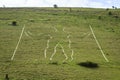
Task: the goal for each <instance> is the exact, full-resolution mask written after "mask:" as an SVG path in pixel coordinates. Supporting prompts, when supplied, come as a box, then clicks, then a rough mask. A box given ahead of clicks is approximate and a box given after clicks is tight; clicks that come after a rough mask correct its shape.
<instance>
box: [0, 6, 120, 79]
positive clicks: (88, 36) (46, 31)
mask: <svg viewBox="0 0 120 80" xmlns="http://www.w3.org/2000/svg"><path fill="white" fill-rule="evenodd" d="M109 12H111V13H112V14H109ZM12 21H16V22H17V24H18V25H17V26H12V25H11V23H12ZM119 22H120V10H119V9H117V10H105V9H84V8H72V10H71V11H70V10H69V8H58V9H53V8H13V9H12V8H1V9H0V79H1V80H3V79H4V78H5V74H8V75H9V78H10V80H119V79H120V77H119V74H120V62H119V61H120V58H119V57H120V54H119V53H120V44H119V43H120V23H119ZM24 25H25V26H26V27H25V31H24V34H23V36H22V39H21V42H20V45H19V47H18V49H17V52H16V54H15V57H14V60H13V61H11V60H10V59H11V57H12V55H13V51H14V49H15V47H16V44H17V42H18V39H19V36H20V33H21V30H22V28H23V26H24ZM89 25H91V26H92V28H93V30H94V32H95V35H96V37H97V39H98V41H99V42H100V45H101V46H102V49H103V51H104V52H105V55H106V57H107V58H108V59H109V60H110V62H109V63H107V62H106V61H105V60H104V58H103V56H102V54H101V52H100V50H99V48H98V46H97V44H96V42H95V40H94V38H93V35H92V33H91V31H90V28H89ZM55 28H56V29H57V31H56V32H55ZM63 29H64V30H65V32H64V31H63ZM25 32H26V33H27V34H28V35H29V36H27V35H26V33H25ZM48 35H51V36H52V39H50V44H49V48H48V50H47V58H46V59H45V58H44V50H45V48H46V46H47V40H48V39H49V36H48ZM68 35H71V36H70V40H71V42H72V43H71V48H72V49H73V50H74V56H73V57H74V59H73V61H72V62H70V55H71V49H70V48H69V47H68V44H69V41H68V39H67V36H68ZM57 43H59V44H61V45H62V46H63V47H64V50H65V53H66V54H67V55H68V57H69V58H68V60H67V61H66V64H63V63H62V61H63V60H64V59H65V56H64V55H63V54H62V49H61V47H60V46H58V47H57V52H56V54H55V56H54V57H53V60H52V61H50V60H49V58H50V56H51V54H52V53H53V52H54V47H55V45H56V44H57ZM86 61H91V62H95V63H97V64H98V65H99V68H96V69H91V68H85V67H82V66H79V65H77V64H79V63H81V62H86Z"/></svg>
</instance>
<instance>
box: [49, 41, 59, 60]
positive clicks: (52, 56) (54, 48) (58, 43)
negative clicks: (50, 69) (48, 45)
mask: <svg viewBox="0 0 120 80" xmlns="http://www.w3.org/2000/svg"><path fill="white" fill-rule="evenodd" d="M58 44H59V43H58ZM58 44H56V46H55V47H54V52H53V54H52V55H51V57H50V60H52V58H53V56H54V55H55V53H56V48H57V46H58Z"/></svg>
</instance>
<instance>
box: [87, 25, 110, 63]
mask: <svg viewBox="0 0 120 80" xmlns="http://www.w3.org/2000/svg"><path fill="white" fill-rule="evenodd" d="M89 27H90V30H91V32H92V34H93V37H94V39H95V41H96V44H97V45H98V47H99V49H100V51H101V53H102V55H103V57H104V59H105V60H106V62H109V60H108V59H107V57H106V56H105V54H104V52H103V50H102V47H101V46H100V44H99V42H98V40H97V38H96V36H95V34H94V31H93V29H92V27H91V25H90V26H89Z"/></svg>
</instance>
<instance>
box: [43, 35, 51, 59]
mask: <svg viewBox="0 0 120 80" xmlns="http://www.w3.org/2000/svg"><path fill="white" fill-rule="evenodd" d="M48 36H49V37H50V39H52V36H50V35H48ZM50 39H48V40H47V47H46V48H45V50H44V57H45V58H47V49H48V48H49V43H50Z"/></svg>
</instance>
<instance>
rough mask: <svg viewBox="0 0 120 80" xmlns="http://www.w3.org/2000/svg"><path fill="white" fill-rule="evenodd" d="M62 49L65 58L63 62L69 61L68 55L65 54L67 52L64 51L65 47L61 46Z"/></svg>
mask: <svg viewBox="0 0 120 80" xmlns="http://www.w3.org/2000/svg"><path fill="white" fill-rule="evenodd" d="M60 47H61V48H62V52H63V54H64V56H65V60H63V62H65V61H66V60H67V59H68V56H67V54H65V50H64V48H63V46H62V45H61V44H60Z"/></svg>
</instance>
